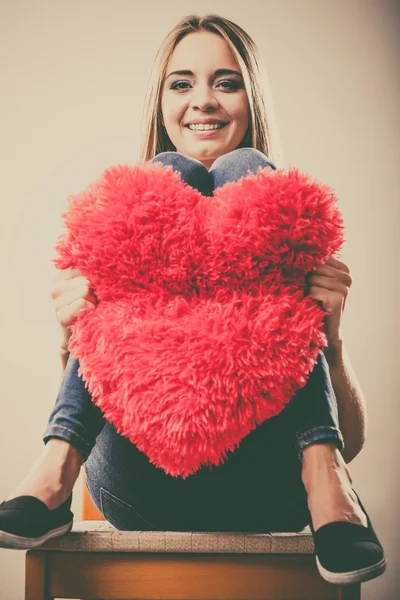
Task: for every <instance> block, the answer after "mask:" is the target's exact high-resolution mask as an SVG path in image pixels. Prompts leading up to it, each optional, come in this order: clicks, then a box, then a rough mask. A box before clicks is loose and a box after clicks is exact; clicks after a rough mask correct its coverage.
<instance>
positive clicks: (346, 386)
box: [324, 338, 367, 463]
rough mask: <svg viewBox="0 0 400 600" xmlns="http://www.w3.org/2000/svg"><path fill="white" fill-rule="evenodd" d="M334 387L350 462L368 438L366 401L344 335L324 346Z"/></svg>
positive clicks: (346, 451) (345, 452)
mask: <svg viewBox="0 0 400 600" xmlns="http://www.w3.org/2000/svg"><path fill="white" fill-rule="evenodd" d="M324 354H325V358H326V360H327V362H328V365H329V372H330V375H331V381H332V386H333V390H334V392H335V396H336V400H337V404H338V411H339V425H340V430H341V432H342V435H343V439H344V443H345V448H344V449H343V452H342V456H343V458H344V461H345V462H346V463H349V462H351V461H352V460H353V459H354V458H355V457H356V456H357V454H358V453H359V452H360V451H361V449H362V448H363V446H364V443H365V439H366V427H367V424H366V422H367V414H366V404H365V398H364V395H363V392H362V390H361V387H360V384H359V382H358V380H357V377H356V374H355V372H354V370H353V368H352V365H351V362H350V358H349V355H348V353H347V349H346V346H345V344H344V341H343V338H341V339H340V340H339V341H336V342H335V343H334V344H332V345H329V346H327V347H326V348H324Z"/></svg>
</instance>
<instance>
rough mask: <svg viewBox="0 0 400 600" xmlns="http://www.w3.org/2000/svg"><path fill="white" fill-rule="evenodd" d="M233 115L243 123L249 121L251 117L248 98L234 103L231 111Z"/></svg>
mask: <svg viewBox="0 0 400 600" xmlns="http://www.w3.org/2000/svg"><path fill="white" fill-rule="evenodd" d="M229 113H230V115H231V117H232V118H233V119H236V120H237V121H241V122H242V123H247V121H248V118H249V109H248V103H247V99H244V100H242V101H240V102H237V101H236V102H235V103H233V104H232V106H231V108H230V111H229Z"/></svg>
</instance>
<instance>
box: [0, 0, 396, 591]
mask: <svg viewBox="0 0 400 600" xmlns="http://www.w3.org/2000/svg"><path fill="white" fill-rule="evenodd" d="M0 6H1V15H0V17H1V18H0V21H1V25H0V40H1V78H0V81H1V98H2V100H1V105H2V109H1V113H0V118H1V141H0V143H1V166H2V171H1V173H2V174H1V213H0V232H1V238H0V240H1V241H0V244H1V247H0V267H1V270H0V274H1V310H0V320H1V347H0V351H1V357H0V358H1V363H0V364H1V377H0V398H1V436H0V461H1V477H0V500H3V499H4V498H5V497H6V496H7V495H8V494H9V493H10V491H11V490H12V489H13V488H15V487H16V486H17V484H18V483H19V482H20V481H21V480H22V478H23V477H25V476H26V474H27V473H28V471H29V470H30V468H31V465H32V463H33V461H34V458H35V457H36V456H37V455H38V454H39V453H40V451H41V450H42V439H41V436H42V432H43V430H44V427H45V425H46V422H47V418H48V415H49V413H50V410H51V408H52V405H53V403H54V401H55V398H56V395H57V391H58V388H59V384H60V377H61V364H60V360H59V356H58V329H57V323H56V319H55V311H54V307H53V301H52V299H51V296H50V290H51V282H52V276H53V267H52V263H51V259H52V257H53V256H54V254H53V248H54V245H55V241H56V239H57V237H58V235H59V234H60V233H61V231H62V223H61V213H62V212H63V211H64V210H65V208H66V199H67V197H68V195H70V194H72V193H77V192H79V191H81V190H82V189H83V188H84V187H86V185H87V184H88V183H89V182H91V181H92V180H94V179H96V178H97V177H99V176H100V175H101V173H102V171H103V170H104V169H105V168H106V167H108V166H110V165H112V164H117V163H131V164H132V163H133V162H134V161H135V160H136V159H137V156H138V142H139V138H138V134H139V131H140V118H141V114H142V102H143V97H144V92H145V88H146V83H147V77H148V73H149V70H150V66H151V63H152V60H153V57H154V54H155V52H156V49H157V47H158V45H159V43H160V42H161V40H162V38H163V37H164V36H165V35H166V33H167V32H168V31H169V29H170V28H171V27H173V26H174V25H175V24H176V22H177V21H178V20H179V19H180V18H181V17H182V16H184V15H188V14H190V13H192V12H193V13H198V12H200V14H205V13H206V12H216V13H218V14H220V15H222V16H225V17H227V18H230V19H232V20H234V21H236V22H237V23H238V24H239V25H241V26H242V27H243V28H244V29H245V30H247V31H248V33H249V34H250V35H251V36H252V37H253V38H254V39H255V41H256V43H257V44H258V45H259V47H260V49H261V52H262V54H263V56H264V59H265V61H266V64H267V68H268V72H269V77H270V85H271V91H272V96H273V100H274V104H275V112H276V122H277V126H278V129H279V132H280V137H281V143H282V149H283V156H284V159H285V160H284V164H282V165H280V166H281V167H285V168H288V167H289V166H291V165H294V166H297V167H298V168H300V169H302V170H304V171H306V172H309V173H310V174H312V175H313V176H315V177H316V178H318V179H319V180H320V181H323V182H325V183H327V184H329V185H331V186H332V187H333V188H334V189H335V191H336V193H337V195H338V197H339V202H340V205H339V207H340V209H341V211H342V214H343V216H344V219H345V226H346V232H345V233H346V244H345V247H344V251H343V253H342V260H343V261H344V262H345V263H346V264H347V265H348V266H349V268H350V272H351V275H352V277H353V285H352V287H351V289H350V294H349V297H348V300H347V303H346V309H345V321H344V335H345V341H346V345H347V348H348V351H349V355H350V358H351V361H352V364H353V367H354V370H355V372H356V374H357V376H358V379H359V381H360V384H361V387H362V389H363V391H364V394H365V397H366V401H367V406H368V438H367V442H366V444H365V447H364V449H363V450H362V452H361V454H360V455H359V456H358V457H357V458H356V459H355V460H354V461H353V462H352V463H351V464H350V470H351V473H352V476H353V485H354V487H355V489H356V490H357V492H358V494H359V495H360V497H361V499H362V501H363V503H364V505H365V507H366V509H367V511H368V513H369V515H370V517H371V520H372V522H373V524H374V527H375V529H376V531H377V533H378V535H379V537H380V539H381V541H382V543H383V545H384V547H385V550H386V553H387V556H388V561H389V566H388V569H387V572H386V573H385V574H384V575H383V576H381V577H379V578H377V579H375V580H373V581H371V582H368V583H365V584H363V586H362V598H363V600H372V599H374V600H377V599H379V600H395V598H397V597H399V595H400V560H399V554H400V547H399V529H400V528H399V517H398V493H399V491H400V490H399V477H398V462H397V461H398V454H397V453H398V430H399V423H398V419H399V378H398V370H399V368H398V365H399V358H398V356H397V338H398V334H399V310H398V304H399V279H398V274H399V266H398V265H399V242H398V239H399V233H400V231H399V223H400V219H399V216H400V215H399V212H400V211H399V184H400V175H399V173H400V169H399V165H400V151H399V150H400V149H399V133H400V127H399V123H400V118H399V107H400V82H399V44H400V28H399V20H400V19H399V17H400V6H399V2H392V1H389V0H382V1H379V0H375V1H374V0H336V1H335V2H332V1H330V0H281V1H280V2H276V1H274V0H244V1H233V0H225V1H223V0H220V1H218V0H213V1H209V0H204V1H203V2H201V3H198V2H194V1H188V0H185V1H178V0H170V1H169V2H157V1H156V2H154V1H153V2H148V3H142V2H140V3H139V2H134V1H128V0H126V1H123V0H113V2H111V1H106V0H105V1H101V0H100V1H95V0H86V1H85V0H83V1H74V0H73V1H72V2H71V1H69V2H67V1H64V2H62V1H53V0H47V1H41V2H40V1H37V0H29V1H28V0H14V1H13V2H8V1H5V0H3V1H2V2H1V5H0ZM80 502H81V485H80V482H79V483H78V485H77V487H76V488H75V495H74V504H73V509H74V512H75V515H76V519H77V520H79V519H80ZM24 558H25V552H20V551H9V550H0V577H1V583H0V598H1V600H22V598H23V589H24Z"/></svg>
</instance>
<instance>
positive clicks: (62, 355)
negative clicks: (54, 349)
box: [60, 348, 69, 378]
mask: <svg viewBox="0 0 400 600" xmlns="http://www.w3.org/2000/svg"><path fill="white" fill-rule="evenodd" d="M60 358H61V364H62V373H61V378H63V376H64V371H65V369H66V366H67V362H68V358H69V352H68V350H66V349H65V348H61V350H60Z"/></svg>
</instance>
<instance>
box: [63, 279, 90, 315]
mask: <svg viewBox="0 0 400 600" xmlns="http://www.w3.org/2000/svg"><path fill="white" fill-rule="evenodd" d="M79 298H83V299H85V300H87V301H88V302H92V303H93V304H97V298H96V297H95V296H94V294H93V291H92V289H91V288H90V287H89V285H88V284H87V283H83V284H81V285H79V286H78V287H76V288H73V289H71V290H63V292H62V293H61V294H60V295H59V296H57V297H56V298H54V305H55V307H56V310H60V309H62V308H63V307H64V306H68V305H69V304H72V303H73V302H75V301H76V300H79Z"/></svg>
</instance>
